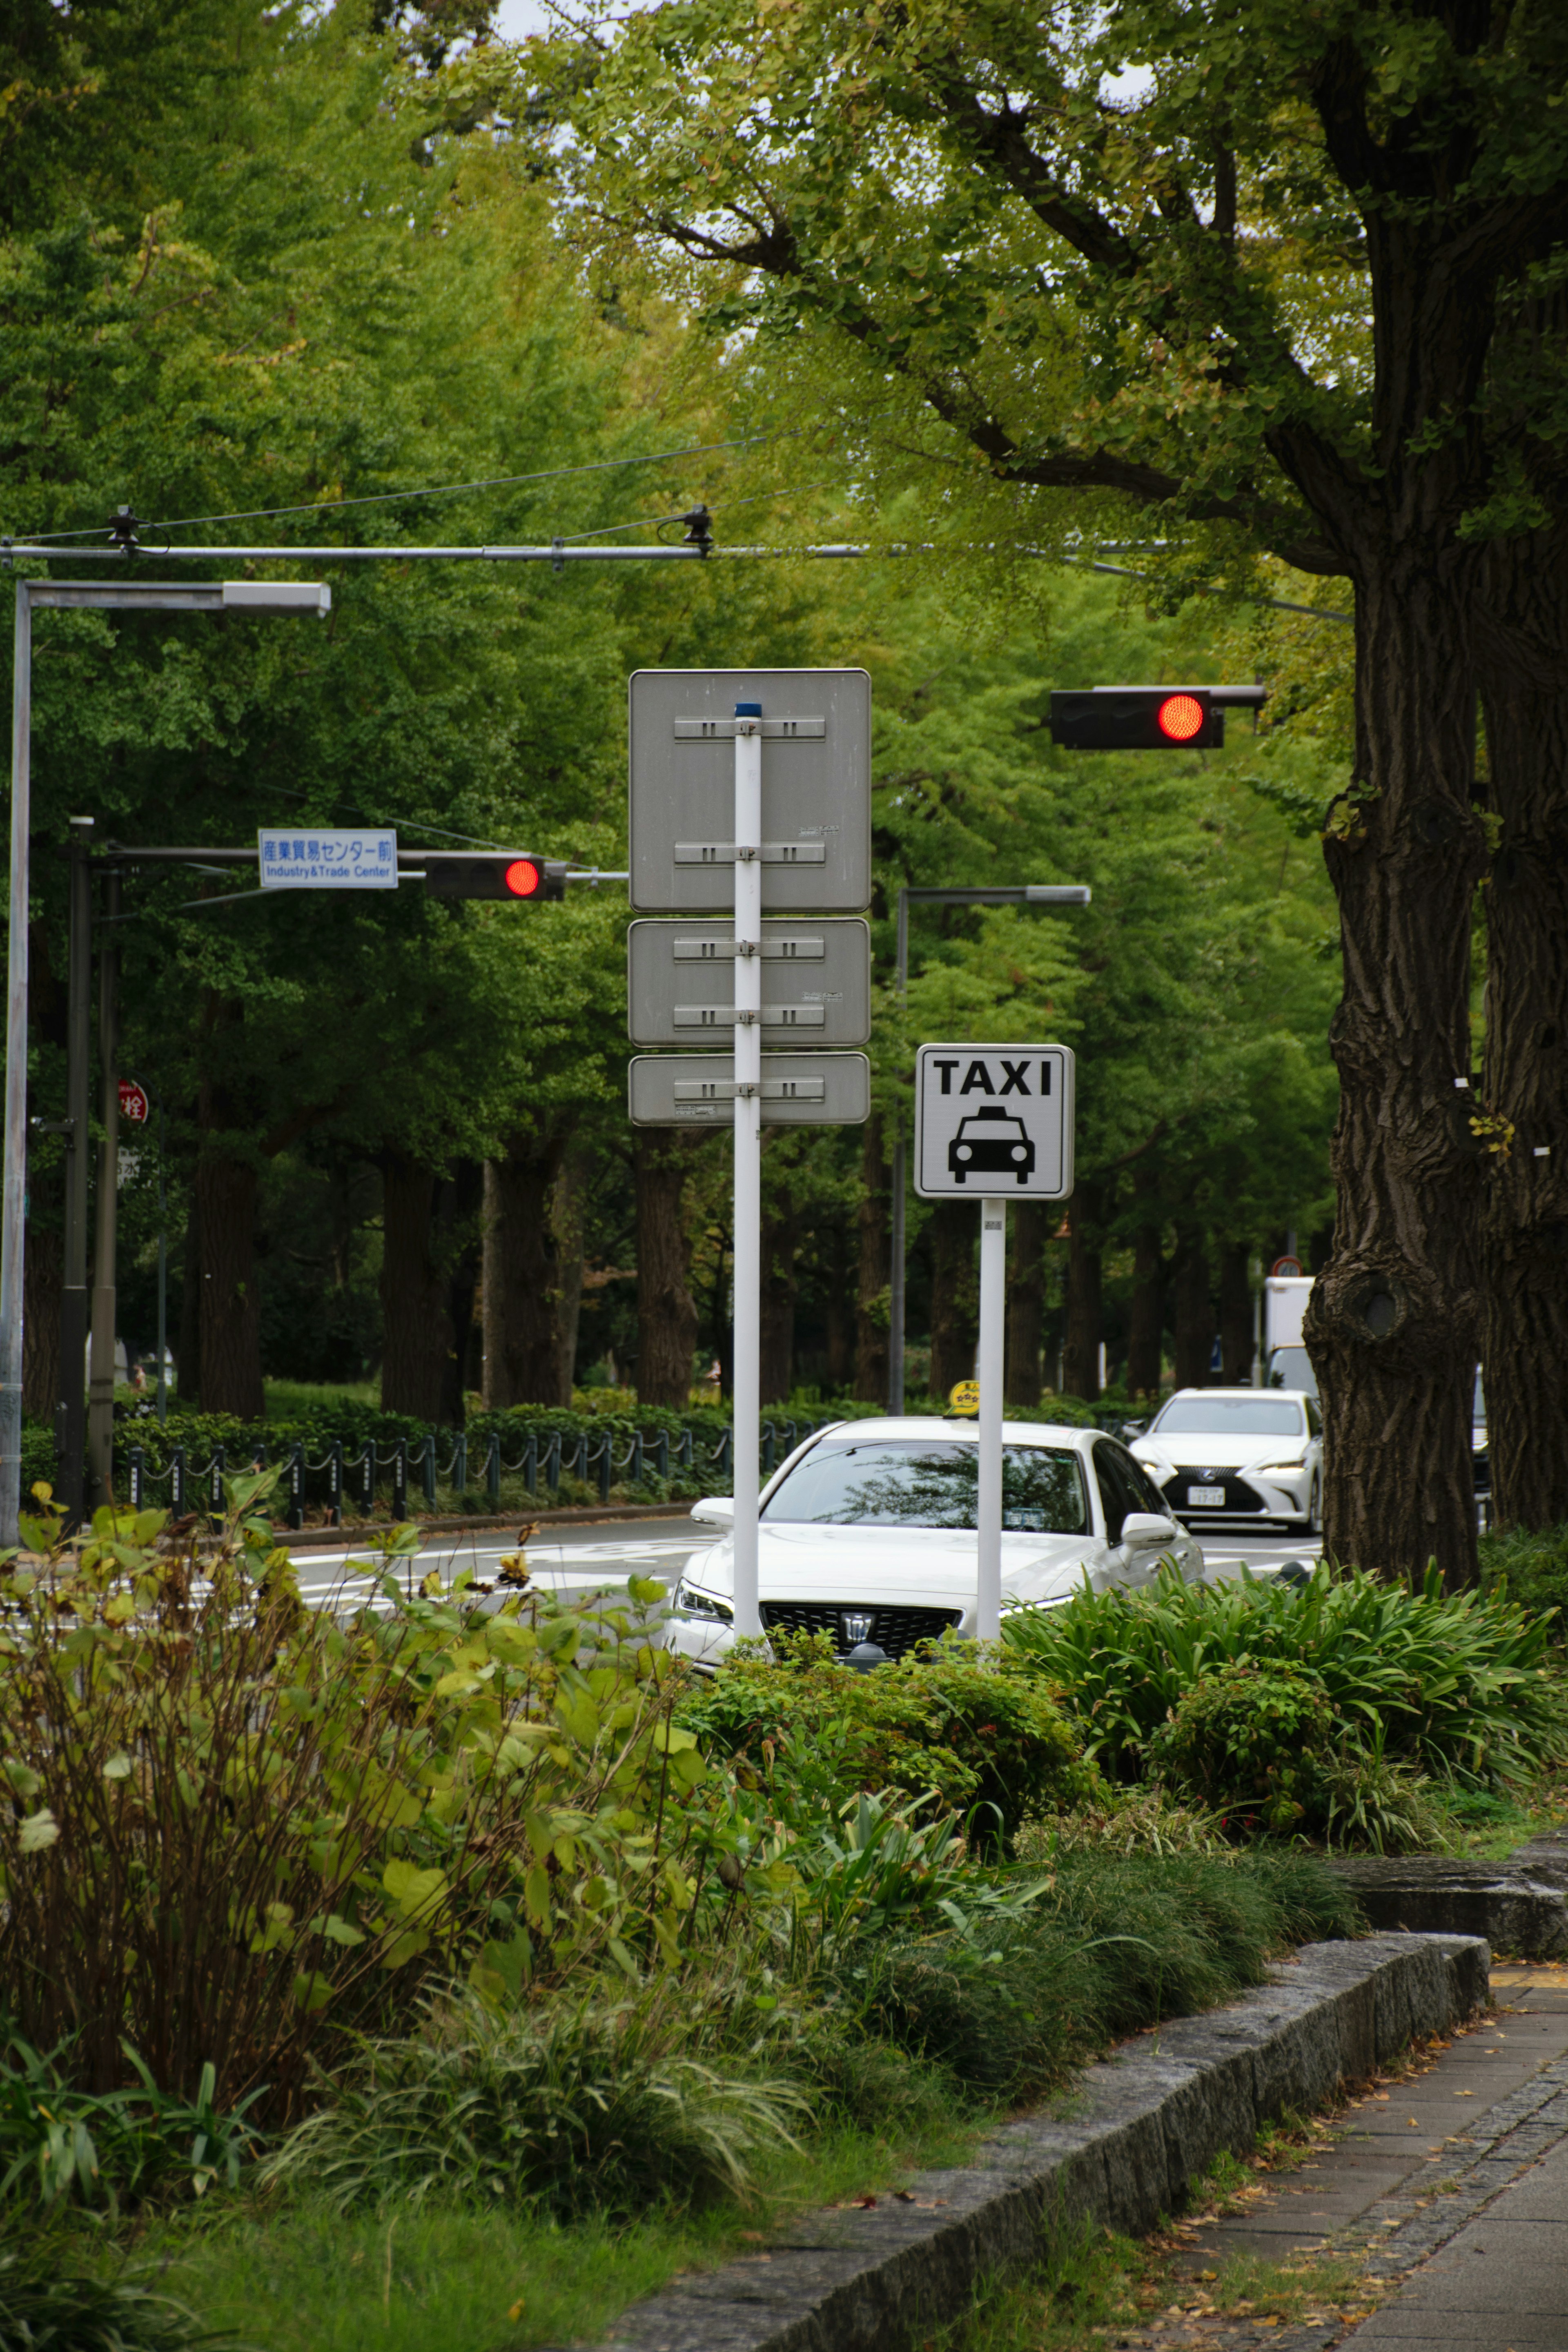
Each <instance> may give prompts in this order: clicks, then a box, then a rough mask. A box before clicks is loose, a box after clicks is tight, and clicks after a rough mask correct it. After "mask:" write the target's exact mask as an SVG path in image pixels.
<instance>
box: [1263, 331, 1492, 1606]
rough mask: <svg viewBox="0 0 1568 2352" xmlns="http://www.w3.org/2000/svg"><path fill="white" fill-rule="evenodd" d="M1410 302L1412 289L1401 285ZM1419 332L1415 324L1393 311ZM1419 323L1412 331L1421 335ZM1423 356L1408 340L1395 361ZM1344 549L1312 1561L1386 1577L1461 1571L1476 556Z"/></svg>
mask: <svg viewBox="0 0 1568 2352" xmlns="http://www.w3.org/2000/svg"><path fill="white" fill-rule="evenodd" d="M1410 299H1412V301H1414V300H1415V295H1414V292H1412V294H1411V298H1410ZM1410 328H1411V333H1412V336H1413V338H1414V340H1415V342H1417V343H1419V341H1420V340H1421V337H1422V333H1423V327H1422V322H1421V321H1420V320H1418V319H1415V320H1412V321H1411V322H1410ZM1427 331H1429V330H1427ZM1419 358H1420V354H1419V352H1412V354H1411V360H1412V363H1413V364H1415V363H1416V362H1418V360H1419ZM1352 553H1353V554H1355V556H1356V559H1357V560H1356V564H1355V570H1356V575H1357V577H1356V586H1357V596H1356V668H1357V690H1356V702H1357V724H1356V763H1355V779H1356V781H1355V782H1354V783H1353V784H1352V786H1351V788H1350V790H1349V791H1348V792H1347V793H1345V794H1344V795H1343V796H1342V798H1341V799H1340V800H1339V801H1338V802H1337V803H1335V808H1334V811H1333V812H1332V814H1331V820H1330V824H1329V826H1328V829H1327V832H1326V834H1325V836H1324V851H1325V856H1326V858H1327V862H1328V866H1329V872H1330V875H1331V878H1332V881H1333V885H1334V889H1335V893H1336V895H1337V897H1338V899H1339V905H1340V926H1341V939H1342V947H1343V954H1344V994H1343V997H1342V1001H1341V1003H1340V1006H1339V1009H1338V1011H1337V1012H1336V1013H1335V1015H1334V1018H1333V1021H1332V1024H1331V1030H1330V1043H1331V1049H1332V1052H1333V1055H1334V1059H1335V1062H1336V1063H1337V1065H1338V1067H1339V1074H1340V1112H1339V1120H1338V1124H1337V1126H1336V1128H1335V1131H1334V1143H1333V1168H1334V1175H1335V1180H1336V1183H1337V1186H1338V1193H1339V1205H1338V1213H1337V1216H1336V1220H1335V1226H1334V1246H1333V1250H1332V1253H1331V1256H1330V1259H1329V1262H1328V1264H1327V1265H1326V1266H1325V1267H1324V1268H1323V1270H1322V1271H1321V1274H1320V1275H1319V1276H1318V1278H1317V1281H1316V1283H1315V1284H1314V1286H1313V1288H1312V1292H1311V1297H1310V1302H1309V1306H1308V1311H1307V1318H1306V1327H1305V1338H1306V1342H1307V1346H1308V1349H1309V1350H1310V1354H1311V1359H1312V1362H1313V1365H1314V1367H1315V1369H1316V1371H1317V1374H1318V1380H1319V1383H1320V1386H1321V1391H1322V1397H1323V1409H1324V1417H1325V1420H1326V1423H1327V1433H1326V1444H1325V1449H1324V1469H1325V1477H1324V1510H1325V1518H1326V1529H1325V1542H1326V1549H1327V1550H1328V1552H1329V1554H1330V1556H1331V1558H1333V1559H1341V1560H1346V1561H1354V1562H1355V1563H1356V1564H1357V1565H1359V1566H1360V1567H1363V1568H1368V1569H1373V1570H1377V1571H1378V1572H1379V1573H1380V1574H1383V1575H1387V1576H1400V1575H1409V1574H1412V1573H1417V1572H1419V1571H1420V1570H1422V1569H1424V1568H1425V1566H1426V1561H1427V1560H1428V1559H1433V1558H1436V1560H1437V1562H1438V1564H1439V1566H1440V1568H1441V1570H1442V1572H1443V1574H1444V1577H1445V1578H1446V1580H1447V1581H1448V1583H1449V1584H1450V1585H1464V1584H1468V1583H1471V1582H1473V1581H1474V1580H1475V1576H1476V1513H1475V1501H1474V1494H1473V1482H1472V1479H1471V1475H1470V1391H1471V1383H1472V1381H1473V1379H1474V1372H1475V1363H1476V1348H1477V1339H1478V1336H1479V1320H1480V1307H1479V1281H1478V1271H1479V1269H1478V1264H1477V1244H1476V1229H1477V1224H1478V1220H1479V1192H1480V1165H1479V1163H1480V1160H1481V1158H1482V1157H1483V1156H1484V1155H1483V1148H1482V1146H1481V1144H1480V1143H1479V1139H1478V1138H1477V1137H1476V1135H1475V1134H1474V1133H1473V1132H1472V1129H1471V1127H1470V1119H1471V1117H1472V1114H1473V1113H1474V1111H1475V1109H1476V1104H1475V1099H1474V1097H1473V1096H1472V1095H1471V1093H1470V1091H1469V1077H1470V1047H1469V1032H1468V999H1469V937H1470V911H1471V907H1472V904H1473V900H1474V896H1475V888H1476V884H1477V881H1478V879H1479V874H1480V871H1481V866H1482V854H1483V836H1482V832H1481V827H1480V824H1479V821H1478V820H1477V818H1476V816H1475V814H1474V813H1473V811H1472V809H1471V807H1470V804H1469V780H1470V776H1471V772H1472V761H1473V746H1474V734H1475V687H1474V675H1473V667H1472V660H1471V647H1470V643H1469V638H1468V628H1467V626H1466V625H1465V612H1466V606H1467V603H1468V599H1467V597H1466V595H1465V586H1466V580H1465V574H1466V572H1467V571H1468V569H1469V567H1470V565H1471V563H1472V562H1473V559H1471V558H1468V557H1467V556H1466V555H1465V554H1464V552H1463V551H1456V550H1455V549H1454V548H1453V546H1452V544H1451V542H1450V541H1449V540H1448V537H1447V532H1446V531H1443V530H1437V529H1436V528H1430V529H1429V530H1428V532H1427V534H1426V535H1425V536H1418V535H1417V534H1416V532H1415V530H1413V529H1412V528H1411V526H1410V520H1409V518H1407V517H1406V518H1401V519H1400V520H1398V521H1395V522H1393V523H1391V524H1390V527H1389V530H1388V534H1387V538H1386V541H1385V542H1384V544H1383V545H1381V546H1375V547H1374V546H1363V547H1362V548H1360V549H1358V550H1354V551H1352Z"/></svg>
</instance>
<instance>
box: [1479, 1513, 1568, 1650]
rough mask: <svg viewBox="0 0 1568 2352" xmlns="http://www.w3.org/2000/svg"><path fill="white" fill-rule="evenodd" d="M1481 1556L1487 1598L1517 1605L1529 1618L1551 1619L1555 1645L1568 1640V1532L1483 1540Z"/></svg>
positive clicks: (1513, 1533) (1520, 1531)
mask: <svg viewBox="0 0 1568 2352" xmlns="http://www.w3.org/2000/svg"><path fill="white" fill-rule="evenodd" d="M1480 1555H1481V1580H1482V1582H1483V1583H1484V1585H1485V1586H1486V1588H1487V1590H1488V1591H1489V1592H1495V1593H1497V1594H1499V1595H1500V1597H1502V1598H1504V1599H1506V1600H1509V1601H1517V1602H1518V1603H1519V1605H1520V1607H1521V1609H1522V1610H1523V1611H1524V1612H1525V1613H1526V1615H1527V1616H1531V1617H1542V1618H1544V1617H1549V1616H1550V1617H1552V1640H1553V1641H1555V1642H1559V1643H1560V1642H1562V1641H1563V1639H1564V1637H1565V1636H1568V1526H1563V1527H1555V1528H1509V1529H1508V1530H1507V1532H1506V1533H1504V1534H1500V1535H1485V1536H1483V1537H1482V1538H1481V1540H1480ZM1553 1612H1555V1613H1553Z"/></svg>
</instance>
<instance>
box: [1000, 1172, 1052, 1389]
mask: <svg viewBox="0 0 1568 2352" xmlns="http://www.w3.org/2000/svg"><path fill="white" fill-rule="evenodd" d="M1050 1217H1051V1212H1050V1211H1048V1210H1047V1208H1046V1206H1045V1204H1044V1203H1043V1202H1039V1201H1020V1202H1018V1203H1017V1204H1016V1207H1015V1208H1014V1210H1013V1213H1012V1225H1013V1248H1012V1253H1011V1255H1012V1260H1013V1263H1012V1265H1011V1267H1010V1268H1009V1270H1008V1276H1007V1380H1006V1389H1005V1401H1006V1402H1007V1403H1008V1404H1016V1405H1021V1406H1022V1407H1023V1409H1024V1411H1025V1412H1038V1410H1039V1404H1040V1385H1041V1382H1040V1341H1041V1338H1042V1336H1043V1333H1044V1330H1045V1322H1046V1241H1047V1235H1048V1234H1049V1233H1050V1229H1051V1228H1050Z"/></svg>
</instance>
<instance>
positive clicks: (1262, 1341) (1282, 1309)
mask: <svg viewBox="0 0 1568 2352" xmlns="http://www.w3.org/2000/svg"><path fill="white" fill-rule="evenodd" d="M1311 1287H1312V1277H1311V1276H1310V1274H1271V1275H1269V1276H1267V1278H1266V1279H1265V1281H1264V1285H1263V1293H1262V1297H1261V1299H1260V1301H1259V1309H1258V1361H1257V1366H1256V1369H1255V1371H1254V1374H1253V1377H1254V1379H1255V1380H1256V1381H1258V1385H1259V1386H1260V1387H1268V1388H1281V1389H1305V1391H1307V1394H1308V1395H1309V1396H1310V1397H1315V1396H1316V1395H1317V1393H1318V1381H1317V1375H1316V1374H1315V1373H1314V1371H1313V1370H1312V1362H1311V1358H1310V1356H1309V1355H1308V1353H1307V1350H1306V1349H1305V1348H1304V1347H1303V1346H1302V1344H1301V1324H1302V1320H1303V1318H1304V1317H1305V1315H1306V1312H1307V1298H1308V1295H1309V1294H1310V1290H1311Z"/></svg>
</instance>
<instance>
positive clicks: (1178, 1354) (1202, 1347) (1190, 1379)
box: [1171, 1226, 1214, 1389]
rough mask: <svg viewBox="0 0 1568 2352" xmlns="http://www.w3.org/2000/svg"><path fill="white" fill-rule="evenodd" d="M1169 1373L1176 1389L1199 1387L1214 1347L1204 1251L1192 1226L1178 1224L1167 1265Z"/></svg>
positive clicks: (1201, 1238) (1200, 1238) (1205, 1373)
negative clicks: (1171, 1362) (1169, 1339)
mask: <svg viewBox="0 0 1568 2352" xmlns="http://www.w3.org/2000/svg"><path fill="white" fill-rule="evenodd" d="M1171 1326H1172V1338H1173V1342H1174V1346H1173V1356H1174V1359H1175V1361H1174V1366H1173V1375H1174V1379H1175V1383H1176V1386H1177V1387H1178V1388H1179V1389H1201V1388H1202V1387H1203V1386H1204V1385H1205V1382H1206V1381H1207V1380H1208V1378H1209V1357H1210V1355H1211V1353H1212V1352H1213V1349H1214V1307H1213V1306H1212V1304H1211V1303H1210V1297H1209V1261H1208V1252H1207V1250H1206V1249H1205V1246H1204V1236H1203V1234H1201V1233H1200V1232H1198V1231H1197V1230H1196V1229H1195V1228H1194V1227H1193V1226H1186V1227H1181V1226H1178V1228H1177V1231H1176V1254H1175V1257H1174V1259H1173V1263H1172V1267H1171Z"/></svg>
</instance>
